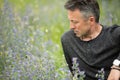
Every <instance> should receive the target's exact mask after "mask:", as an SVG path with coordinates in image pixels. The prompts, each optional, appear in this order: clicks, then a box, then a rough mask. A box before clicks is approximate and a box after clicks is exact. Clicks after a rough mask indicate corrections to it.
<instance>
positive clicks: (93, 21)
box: [89, 16, 95, 24]
mask: <svg viewBox="0 0 120 80" xmlns="http://www.w3.org/2000/svg"><path fill="white" fill-rule="evenodd" d="M89 23H90V24H93V23H95V17H93V16H90V17H89Z"/></svg>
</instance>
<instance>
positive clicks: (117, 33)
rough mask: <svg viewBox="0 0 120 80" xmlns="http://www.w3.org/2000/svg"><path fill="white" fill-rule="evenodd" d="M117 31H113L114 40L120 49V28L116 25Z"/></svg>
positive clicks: (119, 57)
mask: <svg viewBox="0 0 120 80" xmlns="http://www.w3.org/2000/svg"><path fill="white" fill-rule="evenodd" d="M113 27H114V28H115V29H114V31H113V35H112V37H113V40H114V41H115V42H116V43H117V44H118V45H119V48H120V26H118V25H114V26H113ZM117 59H119V60H120V52H119V56H118V57H117Z"/></svg>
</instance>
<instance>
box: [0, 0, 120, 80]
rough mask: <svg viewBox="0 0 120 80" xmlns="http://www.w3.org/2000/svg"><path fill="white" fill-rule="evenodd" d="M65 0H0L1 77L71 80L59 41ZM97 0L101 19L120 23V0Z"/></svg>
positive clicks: (64, 27) (64, 26) (0, 79)
mask: <svg viewBox="0 0 120 80" xmlns="http://www.w3.org/2000/svg"><path fill="white" fill-rule="evenodd" d="M65 1H66V0H52V1H51V0H0V80H67V79H68V80H70V78H71V77H70V74H68V73H69V70H68V68H67V65H66V62H65V59H64V55H63V51H62V47H61V43H60V37H61V35H62V34H63V33H64V32H65V31H67V30H68V29H69V21H68V19H67V12H66V10H65V9H64V3H65ZM98 1H99V3H100V7H101V20H100V22H101V23H102V24H107V25H111V24H114V23H117V24H120V15H119V13H120V12H119V9H118V8H119V5H120V4H119V0H110V1H109V5H108V1H104V0H103V1H100V0H98ZM114 4H115V5H114ZM113 5H114V6H113ZM108 7H109V9H107V8H108ZM114 8H116V10H114Z"/></svg>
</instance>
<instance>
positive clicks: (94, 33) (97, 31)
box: [80, 24, 102, 41]
mask: <svg viewBox="0 0 120 80" xmlns="http://www.w3.org/2000/svg"><path fill="white" fill-rule="evenodd" d="M101 31H102V26H101V25H100V24H96V25H95V26H92V27H91V29H90V30H89V32H88V34H86V35H84V36H81V37H80V39H81V40H83V41H90V40H92V39H94V38H96V37H97V36H98V35H99V34H100V33H101Z"/></svg>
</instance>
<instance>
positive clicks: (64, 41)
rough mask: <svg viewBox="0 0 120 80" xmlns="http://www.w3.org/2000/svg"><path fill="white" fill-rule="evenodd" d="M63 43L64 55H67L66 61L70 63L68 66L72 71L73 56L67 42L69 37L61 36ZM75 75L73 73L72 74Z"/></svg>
mask: <svg viewBox="0 0 120 80" xmlns="http://www.w3.org/2000/svg"><path fill="white" fill-rule="evenodd" d="M61 44H62V48H63V53H64V56H65V59H66V62H67V64H68V67H69V69H70V71H71V73H72V67H71V66H72V60H71V57H70V54H69V50H68V46H69V45H68V42H67V39H66V37H65V36H62V37H61ZM72 75H73V74H72Z"/></svg>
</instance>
